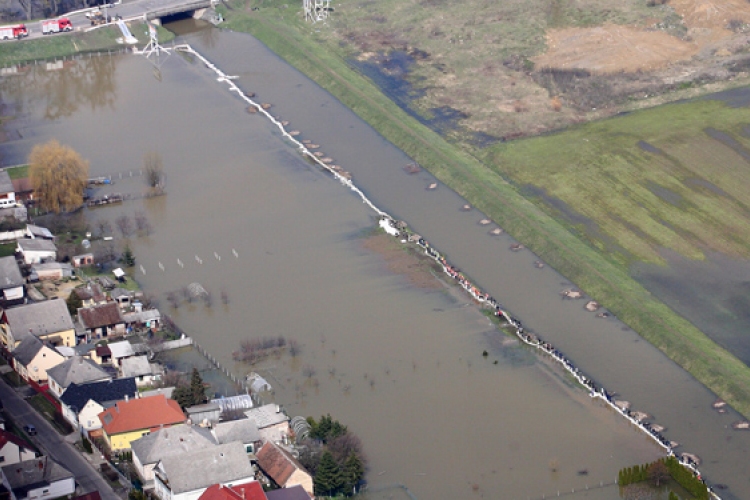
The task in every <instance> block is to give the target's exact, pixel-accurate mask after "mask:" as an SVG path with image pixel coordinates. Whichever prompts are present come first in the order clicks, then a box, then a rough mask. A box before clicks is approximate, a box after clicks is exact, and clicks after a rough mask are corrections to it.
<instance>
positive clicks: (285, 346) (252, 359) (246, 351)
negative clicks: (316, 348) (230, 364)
mask: <svg viewBox="0 0 750 500" xmlns="http://www.w3.org/2000/svg"><path fill="white" fill-rule="evenodd" d="M285 350H287V351H288V352H289V354H290V355H291V356H292V357H294V356H297V354H299V343H298V342H297V341H296V340H294V339H290V340H287V339H286V337H284V336H283V335H279V336H278V337H255V338H248V339H245V340H243V341H242V342H241V343H240V348H239V349H238V350H236V351H234V352H233V353H232V358H234V360H235V361H241V362H243V363H246V364H248V365H253V364H255V363H257V362H259V361H261V360H263V359H266V358H267V357H268V356H271V355H272V354H281V353H282V352H284V351H285Z"/></svg>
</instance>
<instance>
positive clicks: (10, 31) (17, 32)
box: [0, 24, 29, 40]
mask: <svg viewBox="0 0 750 500" xmlns="http://www.w3.org/2000/svg"><path fill="white" fill-rule="evenodd" d="M25 36H29V32H28V30H27V29H26V25H25V24H14V25H13V26H0V40H10V39H11V38H15V39H17V40H20V39H21V38H23V37H25Z"/></svg>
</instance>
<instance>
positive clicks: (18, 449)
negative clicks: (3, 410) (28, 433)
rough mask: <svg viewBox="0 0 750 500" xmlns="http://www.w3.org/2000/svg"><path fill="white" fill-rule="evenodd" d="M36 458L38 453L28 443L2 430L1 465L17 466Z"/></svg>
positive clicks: (0, 441)
mask: <svg viewBox="0 0 750 500" xmlns="http://www.w3.org/2000/svg"><path fill="white" fill-rule="evenodd" d="M35 457H36V453H35V452H34V450H33V449H32V448H31V446H30V445H29V444H28V443H27V442H26V441H24V440H23V439H21V438H20V437H18V436H16V435H15V434H11V433H10V432H8V431H6V430H5V429H0V463H2V464H3V465H10V464H17V463H19V462H24V461H26V460H31V459H32V458H35Z"/></svg>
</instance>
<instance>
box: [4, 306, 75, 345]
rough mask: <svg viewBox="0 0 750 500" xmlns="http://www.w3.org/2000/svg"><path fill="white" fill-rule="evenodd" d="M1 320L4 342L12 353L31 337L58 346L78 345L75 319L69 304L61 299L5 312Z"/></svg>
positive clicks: (14, 308)
mask: <svg viewBox="0 0 750 500" xmlns="http://www.w3.org/2000/svg"><path fill="white" fill-rule="evenodd" d="M1 321H2V323H0V340H2V342H3V344H4V345H5V347H6V348H7V349H8V350H9V351H13V349H15V348H16V346H17V345H18V343H19V342H21V340H23V339H24V337H27V336H29V335H33V336H35V337H37V338H38V339H39V340H46V341H48V342H50V343H51V344H52V345H55V346H58V345H65V346H69V347H73V346H74V345H76V336H75V327H74V326H73V320H72V319H71V318H70V313H69V312H68V306H67V305H66V304H65V301H63V300H60V299H54V300H46V301H44V302H38V303H34V304H26V305H22V306H18V307H13V308H11V309H5V310H4V311H3V313H2V317H1Z"/></svg>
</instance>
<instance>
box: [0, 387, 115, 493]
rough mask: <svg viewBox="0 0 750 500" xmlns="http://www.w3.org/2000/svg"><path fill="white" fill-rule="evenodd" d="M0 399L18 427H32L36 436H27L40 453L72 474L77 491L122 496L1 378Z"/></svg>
mask: <svg viewBox="0 0 750 500" xmlns="http://www.w3.org/2000/svg"><path fill="white" fill-rule="evenodd" d="M0 399H2V402H3V406H4V408H5V411H6V412H7V413H8V414H9V415H10V416H11V418H13V421H14V422H15V423H16V424H17V425H18V426H19V427H23V426H24V425H29V424H31V425H33V426H34V427H36V430H37V435H36V436H33V437H30V438H29V439H31V441H32V442H33V443H34V445H36V447H37V448H39V450H40V451H41V452H42V453H43V454H45V455H47V456H49V457H52V459H53V460H55V461H56V462H57V463H59V464H60V465H62V466H63V467H65V468H66V469H68V470H69V471H70V472H72V473H73V474H74V475H75V478H76V483H77V485H78V488H80V491H82V492H84V493H90V492H92V491H98V492H99V494H100V495H101V497H102V500H122V498H123V497H124V496H123V497H121V496H120V495H118V494H117V493H115V492H114V490H112V488H111V487H110V486H109V484H108V483H107V482H106V481H105V480H104V478H103V477H101V476H100V475H99V473H98V472H97V471H96V469H94V467H93V466H92V465H91V464H90V463H89V462H88V461H87V460H86V459H85V458H83V456H82V455H81V454H80V453H79V452H78V450H76V449H75V448H74V447H73V446H72V445H71V444H70V443H68V442H66V441H65V440H64V439H63V438H62V437H61V436H60V434H58V432H57V431H56V430H55V428H54V427H52V425H50V423H49V422H47V421H46V420H45V419H44V417H42V416H41V415H40V414H39V413H37V412H36V411H35V410H34V409H33V408H32V407H31V405H29V403H27V402H26V401H25V400H24V399H23V398H21V396H19V395H18V393H16V391H15V390H14V389H13V388H11V387H10V386H9V385H8V384H7V382H5V380H0Z"/></svg>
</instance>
